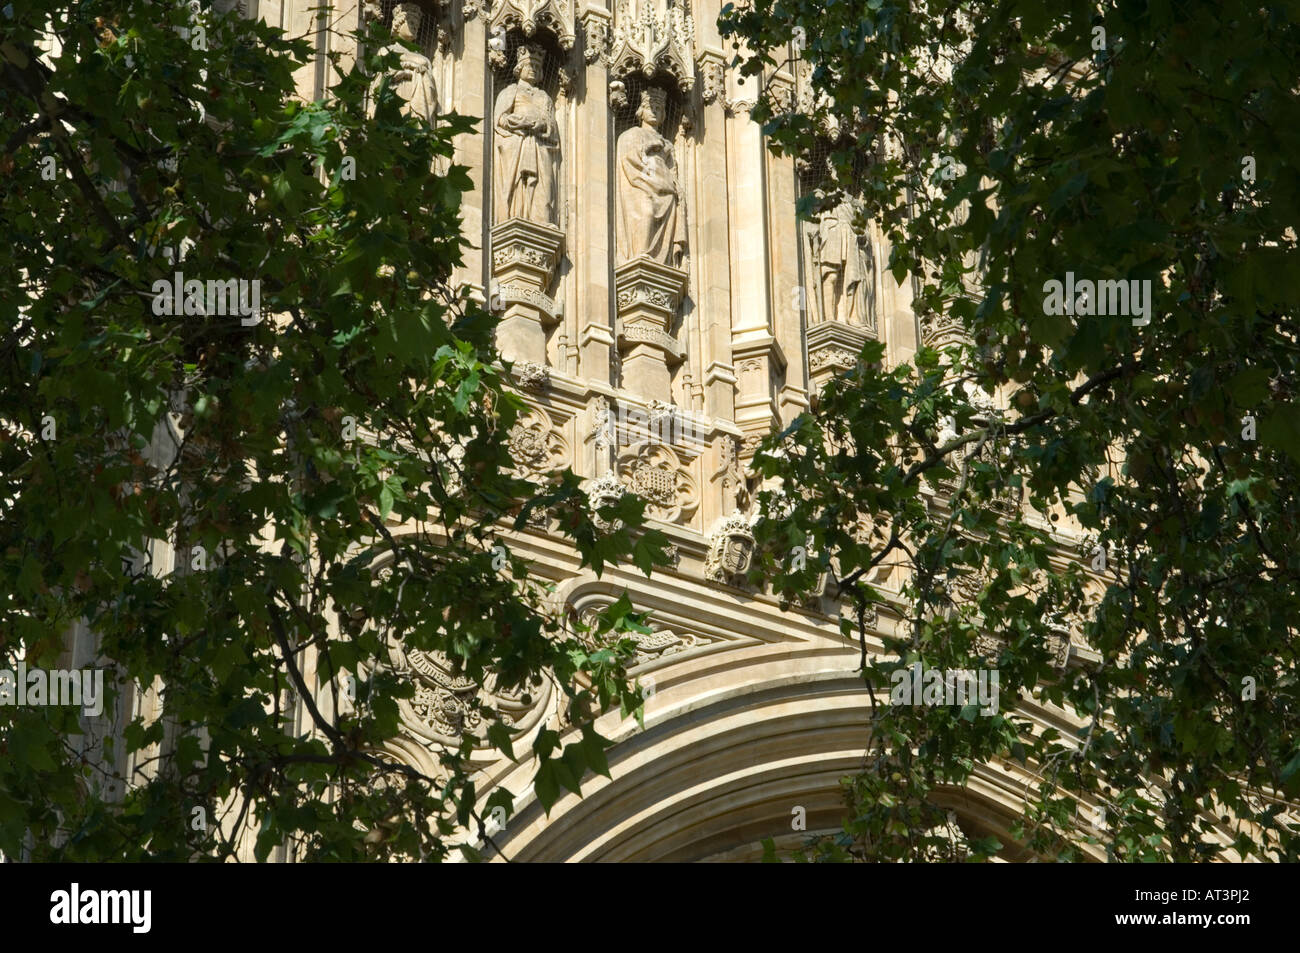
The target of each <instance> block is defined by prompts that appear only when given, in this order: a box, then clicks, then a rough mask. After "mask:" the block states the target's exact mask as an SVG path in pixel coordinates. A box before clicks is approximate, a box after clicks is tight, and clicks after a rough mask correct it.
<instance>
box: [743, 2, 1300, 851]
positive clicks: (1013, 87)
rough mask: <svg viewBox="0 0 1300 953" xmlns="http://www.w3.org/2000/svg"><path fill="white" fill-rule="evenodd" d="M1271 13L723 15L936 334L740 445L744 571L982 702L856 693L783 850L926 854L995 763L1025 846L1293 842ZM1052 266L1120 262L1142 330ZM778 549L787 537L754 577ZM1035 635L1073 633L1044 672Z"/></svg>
mask: <svg viewBox="0 0 1300 953" xmlns="http://www.w3.org/2000/svg"><path fill="white" fill-rule="evenodd" d="M1295 14H1296V9H1295V6H1294V4H1291V3H1284V4H1266V5H1251V4H1222V3H1214V2H1196V0H1188V2H1159V0H1151V2H1104V3H1100V4H1098V3H1082V2H1077V0H1064V2H1061V3H1053V4H1042V3H1034V2H1023V0H993V2H988V3H968V2H930V0H907V2H894V0H852V2H832V3H823V2H821V0H817V2H811V0H746V2H742V3H737V4H734V5H732V4H728V6H727V7H726V9H725V10H724V12H723V20H722V27H723V31H724V34H725V35H726V36H728V37H730V38H732V39H733V40H736V41H738V42H739V41H743V43H744V46H743V47H738V50H739V52H738V53H737V60H738V62H739V63H741V64H742V67H741V68H742V69H743V71H744V72H745V73H746V74H747V75H749V76H753V77H768V76H770V75H771V74H772V71H773V70H775V69H778V68H785V69H792V68H793V67H792V65H791V59H792V56H793V55H794V53H795V52H796V49H795V48H796V47H802V49H801V55H802V58H803V60H804V61H805V63H806V64H807V70H808V72H807V77H808V80H809V82H810V83H811V86H812V88H813V89H814V90H815V94H814V95H813V96H811V97H809V99H808V101H807V102H805V103H804V107H805V108H803V109H801V110H799V111H797V112H789V111H786V112H783V111H782V110H783V109H785V108H787V107H786V106H785V105H783V104H782V103H781V102H780V101H779V100H776V101H774V99H773V97H771V96H765V97H764V98H763V100H762V101H761V102H760V105H759V107H758V110H757V112H756V118H758V120H759V121H760V122H763V123H764V127H765V131H766V133H767V134H768V136H769V140H770V143H771V146H772V148H773V149H775V150H776V151H777V152H778V153H784V154H793V155H795V156H800V157H809V156H817V155H823V154H824V155H827V156H828V157H829V158H828V160H827V168H826V169H825V176H826V179H825V181H826V186H825V190H826V192H827V194H828V195H830V196H831V197H832V198H831V199H830V200H831V201H833V197H834V195H835V193H836V190H837V189H839V190H844V191H847V192H850V193H852V194H854V195H857V196H860V197H861V198H862V200H863V201H864V203H865V206H866V214H867V216H869V217H870V218H872V219H874V220H876V221H878V222H879V223H880V225H881V227H882V228H883V230H884V232H885V233H886V235H887V236H888V240H889V243H890V246H891V253H890V269H891V271H892V272H893V274H894V276H895V277H896V278H897V279H899V280H901V281H906V283H907V285H908V287H910V288H911V289H912V290H913V291H914V292H915V308H916V311H917V313H918V315H919V318H920V323H921V327H922V328H923V329H925V330H926V331H930V332H936V331H942V330H944V329H948V330H951V331H953V332H954V333H952V334H950V335H948V336H947V338H946V339H945V338H944V337H942V336H939V337H935V338H930V339H929V340H931V341H939V342H945V340H946V343H940V344H939V345H937V346H933V347H931V346H922V347H920V349H919V350H918V351H917V352H916V354H915V355H914V357H912V358H911V359H910V360H908V361H906V362H904V363H902V364H900V365H898V366H896V367H890V368H887V369H882V367H881V361H882V355H883V350H882V348H881V347H880V346H879V345H878V344H875V343H872V344H870V345H868V347H867V348H866V349H865V350H864V352H863V354H862V363H861V364H860V365H859V368H858V370H857V371H856V372H854V373H851V374H849V375H847V376H846V377H845V378H844V379H842V380H839V381H837V382H836V383H834V384H833V385H832V386H831V387H829V388H828V389H827V391H826V392H825V393H823V394H822V395H821V398H820V400H819V401H818V403H817V404H816V405H815V407H814V409H813V411H812V412H811V413H809V414H808V415H805V416H804V417H802V418H800V419H799V420H798V421H796V422H795V424H794V425H793V426H791V427H790V428H789V429H788V430H787V431H786V432H785V433H784V434H782V435H780V438H779V439H777V440H775V441H774V442H773V444H772V446H771V449H772V450H774V451H779V452H772V453H769V454H766V455H765V456H764V458H763V461H764V462H763V467H764V471H765V473H766V474H767V475H768V476H769V477H771V478H773V479H779V481H780V483H781V484H782V485H783V486H784V488H785V492H784V493H781V494H774V493H769V494H767V498H766V499H767V502H766V504H765V505H766V507H767V509H766V512H767V514H768V515H769V516H772V515H774V513H776V512H777V508H778V507H779V515H780V516H781V519H779V520H773V519H768V520H767V521H765V524H764V527H763V530H762V533H761V539H762V542H764V544H765V545H766V546H767V548H768V554H767V557H766V560H767V562H766V568H767V571H768V572H769V573H775V574H776V577H777V585H778V587H780V588H781V590H782V591H783V592H784V593H785V594H786V595H787V596H789V597H791V598H794V597H796V596H797V595H799V594H800V593H801V592H806V591H807V589H808V588H809V587H811V586H812V584H813V582H814V579H815V577H816V576H817V574H818V572H819V571H821V570H822V569H825V568H827V567H830V568H833V569H835V571H836V572H837V574H838V577H839V579H840V583H841V586H842V588H843V590H844V592H845V594H846V597H847V598H848V599H849V600H850V602H851V604H852V605H853V606H854V607H855V608H856V610H857V618H856V619H854V618H851V617H850V618H849V619H848V620H847V621H846V623H845V635H846V636H847V637H850V638H855V639H859V638H860V639H861V641H862V653H863V674H864V677H865V678H866V679H867V680H868V682H869V683H870V684H871V685H874V686H876V687H877V689H878V690H879V691H880V692H881V693H887V692H888V690H889V687H890V684H891V683H890V680H889V678H890V674H891V673H892V672H894V671H896V670H897V669H899V668H900V667H902V666H906V665H911V664H912V663H914V662H916V661H920V662H922V663H923V665H924V667H925V668H927V669H928V668H931V667H934V668H938V669H964V668H977V667H979V666H981V665H990V666H995V667H996V670H997V671H998V672H999V674H1000V688H1001V691H1000V694H1001V709H1002V710H1001V712H1000V713H999V714H998V715H997V716H995V717H987V718H986V717H982V716H978V715H976V714H975V713H974V712H973V710H970V709H969V708H968V709H965V710H961V711H957V710H955V709H950V708H945V707H921V706H916V707H910V706H902V705H892V706H890V705H886V704H883V703H882V704H881V706H880V710H879V712H878V713H877V716H876V718H875V719H874V721H873V723H872V725H871V726H870V748H869V752H868V760H867V765H866V767H865V769H864V771H863V772H862V774H861V775H860V776H858V777H856V778H853V779H850V780H849V781H847V782H846V796H847V799H848V802H849V804H850V812H849V819H848V821H847V822H846V824H845V828H844V832H843V834H842V835H841V836H838V837H832V838H822V839H818V840H817V841H815V842H813V843H812V844H810V846H809V847H808V849H807V850H806V851H804V852H801V853H800V855H799V856H800V857H802V858H819V859H852V858H872V859H917V858H920V857H923V856H926V851H927V850H933V849H939V848H942V847H943V846H944V845H945V844H947V843H948V842H947V841H946V840H945V839H944V838H943V837H941V836H937V835H933V834H931V833H928V832H929V831H931V830H932V829H933V828H935V827H936V826H937V825H939V824H940V823H941V819H942V816H943V812H942V811H941V810H940V809H939V807H938V806H937V805H938V803H940V802H942V794H943V792H944V791H945V790H952V789H962V788H967V787H969V785H970V782H971V779H972V775H973V774H974V773H975V772H976V771H978V770H980V768H979V766H980V765H996V764H998V763H1003V764H1011V763H1013V762H1014V763H1016V764H1017V765H1018V766H1020V767H1022V768H1023V770H1025V771H1026V772H1027V773H1028V774H1029V776H1030V777H1031V778H1032V783H1031V784H1030V785H1029V786H1028V787H1027V789H1026V791H1025V795H1026V802H1025V810H1024V816H1023V817H1021V818H1020V819H1019V820H1018V822H1017V823H1016V824H1015V826H1014V828H1013V830H1012V834H1013V836H1014V837H1016V838H1017V839H1019V840H1020V841H1021V842H1022V843H1023V844H1024V845H1025V846H1027V847H1029V848H1031V849H1033V850H1035V851H1037V852H1039V853H1041V854H1043V855H1045V856H1049V857H1054V858H1059V859H1064V860H1070V859H1079V858H1081V856H1083V855H1082V852H1081V848H1082V847H1083V845H1085V844H1093V845H1099V847H1100V848H1103V849H1104V854H1105V856H1106V857H1108V858H1110V859H1113V860H1124V861H1132V860H1151V859H1176V860H1200V859H1210V858H1214V857H1219V856H1223V855H1224V853H1225V851H1226V850H1228V849H1235V851H1236V852H1237V854H1238V855H1240V856H1256V857H1262V858H1267V859H1283V860H1294V859H1296V857H1297V853H1298V851H1300V846H1298V845H1297V839H1296V826H1295V825H1296V820H1295V814H1294V813H1293V812H1291V813H1288V806H1287V803H1286V802H1287V799H1288V798H1292V797H1294V796H1295V795H1296V794H1297V793H1298V792H1300V749H1297V747H1296V726H1297V711H1300V705H1297V702H1298V701H1300V689H1298V687H1297V658H1296V650H1297V641H1296V636H1297V627H1298V625H1300V585H1298V584H1297V583H1298V581H1300V575H1298V574H1300V549H1297V546H1296V539H1297V530H1298V529H1300V524H1298V523H1297V498H1296V495H1295V490H1296V485H1297V481H1296V476H1297V473H1296V467H1297V463H1298V462H1300V407H1298V406H1297V399H1298V396H1300V395H1298V394H1297V384H1296V381H1297V377H1296V369H1297V349H1298V347H1300V339H1298V338H1297V323H1296V317H1297V316H1296V303H1297V301H1300V267H1298V266H1300V261H1298V260H1297V247H1296V232H1295V226H1296V223H1297V222H1298V221H1300V202H1298V200H1300V177H1298V176H1297V164H1296V160H1295V157H1296V155H1298V154H1300V152H1297V146H1300V98H1298V97H1297V96H1296V92H1295V87H1296V85H1297V82H1296V74H1295V63H1296V62H1297V61H1298V60H1300V20H1298V19H1297V17H1296V15H1295ZM754 81H755V80H753V79H751V80H750V82H754ZM760 81H761V80H760ZM864 156H865V157H870V161H868V162H866V163H864V162H863V161H862V157H864ZM817 201H818V199H817V197H816V196H809V197H808V198H807V199H806V200H805V201H804V205H803V208H802V212H803V213H804V214H806V215H812V214H816V212H817V210H818V209H817ZM1067 273H1073V275H1074V276H1075V278H1076V279H1089V280H1093V281H1096V280H1102V279H1116V280H1125V281H1138V282H1149V287H1150V288H1151V290H1152V296H1153V298H1152V302H1151V303H1152V307H1151V311H1150V316H1149V323H1146V324H1144V323H1143V321H1142V318H1141V316H1139V315H1134V314H1130V313H1118V314H1117V313H1114V310H1115V309H1110V310H1111V313H1109V314H1107V313H1097V312H1099V311H1100V310H1101V309H1100V308H1099V307H1098V304H1099V302H1098V301H1097V300H1096V299H1095V298H1094V299H1093V300H1092V301H1090V302H1079V303H1075V307H1073V308H1071V309H1070V310H1069V312H1068V313H1060V312H1061V309H1060V308H1057V307H1054V306H1053V305H1052V304H1051V303H1049V302H1048V300H1047V299H1048V296H1049V295H1048V290H1049V289H1048V286H1047V282H1050V281H1053V280H1057V281H1061V282H1064V281H1066V279H1067ZM1139 287H1141V286H1139ZM1090 311H1091V312H1093V313H1089V312H1090ZM792 490H793V492H792ZM863 525H866V526H870V527H874V528H875V535H874V536H871V537H870V538H869V539H868V540H867V541H866V542H864V541H863V536H862V534H861V533H859V532H855V529H856V528H857V527H860V526H863ZM796 545H805V546H807V547H808V548H809V552H817V553H819V554H820V563H819V564H813V563H812V562H810V564H809V566H808V568H807V571H805V572H802V573H789V572H785V573H781V572H778V570H779V569H780V566H781V565H783V564H784V563H782V562H781V559H782V554H783V553H786V552H788V551H789V549H790V547H793V546H796ZM1099 552H1104V553H1105V556H1104V557H1103V558H1102V559H1100V560H1099V558H1098V553H1099ZM886 566H900V567H901V570H900V571H901V572H902V573H903V575H904V578H905V580H906V581H905V584H904V585H903V589H902V594H903V600H902V609H901V611H902V612H903V622H902V624H901V625H900V627H899V628H898V629H897V630H896V631H895V632H894V633H893V634H892V635H886V636H885V638H884V642H883V645H880V646H875V645H871V644H869V642H870V639H869V633H868V631H867V628H866V627H865V625H862V626H861V627H860V626H859V623H860V621H861V620H862V619H863V618H864V616H865V613H866V611H867V608H868V607H869V606H871V605H873V604H876V603H879V604H882V605H883V604H884V603H886V602H887V601H888V600H887V599H886V597H885V595H884V594H883V593H882V592H881V591H880V590H879V588H877V587H873V586H872V585H870V580H871V579H872V578H874V575H873V574H874V573H875V572H876V571H877V570H878V569H880V568H882V567H886ZM853 614H854V613H849V615H850V616H852V615H853ZM1058 627H1065V628H1067V629H1068V628H1072V629H1073V630H1074V639H1075V641H1076V643H1077V644H1078V646H1079V647H1080V649H1079V650H1077V651H1075V652H1074V655H1075V658H1074V660H1073V661H1071V663H1070V664H1069V665H1068V666H1067V667H1066V668H1065V669H1064V670H1058V669H1057V668H1056V667H1054V666H1053V664H1052V659H1051V647H1052V642H1051V639H1052V636H1053V633H1054V632H1055V631H1057V630H1058ZM981 636H983V637H985V638H984V639H983V640H982V639H981V638H980V637H981ZM989 636H991V637H993V638H995V639H997V640H998V642H997V646H996V648H993V649H991V650H990V649H989V648H987V646H988V644H989V643H988V642H987V637H989ZM869 649H871V650H870V651H869ZM1022 699H1024V700H1032V703H1033V704H1034V705H1040V706H1047V710H1048V711H1052V710H1064V712H1066V713H1068V714H1072V715H1075V716H1077V721H1076V722H1075V723H1074V724H1075V726H1076V727H1073V728H1070V727H1065V725H1066V724H1067V723H1068V722H1063V721H1061V720H1059V719H1056V718H1055V717H1052V718H1047V717H1043V716H1041V715H1039V716H1036V717H1030V714H1029V712H1028V711H1027V710H1026V709H1025V708H1024V707H1023V706H1021V704H1020V703H1021V701H1022ZM1039 711H1040V712H1041V711H1042V709H1039ZM995 770H999V769H995ZM1100 810H1104V812H1105V813H1104V820H1100V817H1101V816H1100V815H1099V813H1098V812H1099V811H1100ZM1099 820H1100V823H1099ZM997 849H998V844H997V843H996V842H995V841H990V840H989V839H987V838H976V837H973V836H972V837H968V838H966V843H965V844H963V845H962V851H963V852H964V854H965V856H969V857H972V858H980V857H985V856H988V855H989V854H990V853H991V852H994V851H996V850H997Z"/></svg>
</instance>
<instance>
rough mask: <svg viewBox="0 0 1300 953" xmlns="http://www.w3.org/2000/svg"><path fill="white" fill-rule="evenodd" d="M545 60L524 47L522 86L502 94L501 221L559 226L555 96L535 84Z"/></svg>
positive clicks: (498, 133) (495, 171) (496, 184)
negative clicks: (521, 220) (518, 219)
mask: <svg viewBox="0 0 1300 953" xmlns="http://www.w3.org/2000/svg"><path fill="white" fill-rule="evenodd" d="M545 55H546V54H545V52H544V51H543V50H542V49H541V47H538V46H532V45H529V46H522V47H520V48H519V53H518V54H517V56H516V59H515V79H516V82H514V83H511V84H510V85H509V86H507V87H506V88H505V89H503V90H502V91H501V94H500V95H499V96H497V101H496V106H495V108H494V109H493V110H492V125H493V130H494V143H495V147H496V161H495V163H494V165H493V167H492V179H493V190H494V195H495V198H494V204H495V206H496V221H497V222H504V221H506V220H507V219H511V218H522V219H525V220H527V221H530V222H537V223H538V224H541V225H554V224H555V183H556V179H557V177H558V176H557V174H556V173H557V172H558V168H559V164H560V132H559V126H558V125H557V124H556V122H555V104H554V103H553V102H551V97H550V96H548V95H547V94H546V91H545V90H544V89H540V88H539V87H537V86H534V85H533V84H534V83H535V82H536V81H537V77H538V74H539V73H540V72H541V69H542V63H543V61H544V59H545Z"/></svg>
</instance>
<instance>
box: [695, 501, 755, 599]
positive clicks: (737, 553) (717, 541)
mask: <svg viewBox="0 0 1300 953" xmlns="http://www.w3.org/2000/svg"><path fill="white" fill-rule="evenodd" d="M753 558H754V531H753V529H751V527H750V522H749V518H748V517H747V516H745V515H744V514H743V513H733V514H732V515H731V516H727V517H724V518H723V519H722V520H720V521H719V523H718V525H717V528H716V529H714V531H713V535H712V536H711V537H710V538H709V553H708V555H707V556H706V557H705V560H704V578H705V579H708V580H710V581H711V582H720V583H723V584H725V585H729V586H736V587H742V586H744V585H745V573H747V572H749V565H750V562H751V561H752V560H753Z"/></svg>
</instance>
